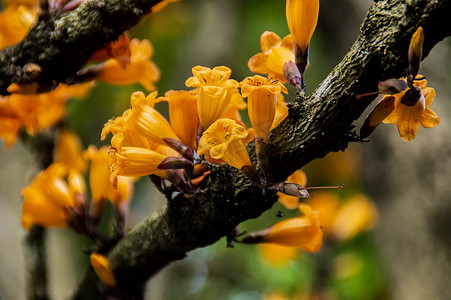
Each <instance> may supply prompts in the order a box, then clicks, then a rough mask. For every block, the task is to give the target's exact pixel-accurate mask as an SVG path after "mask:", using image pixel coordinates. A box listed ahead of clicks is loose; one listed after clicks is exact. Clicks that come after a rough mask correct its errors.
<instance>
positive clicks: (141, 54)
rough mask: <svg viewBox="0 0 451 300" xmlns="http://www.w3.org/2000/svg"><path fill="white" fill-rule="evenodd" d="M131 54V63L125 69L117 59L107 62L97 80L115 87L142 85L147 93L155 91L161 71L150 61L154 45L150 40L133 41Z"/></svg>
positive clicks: (131, 42)
mask: <svg viewBox="0 0 451 300" xmlns="http://www.w3.org/2000/svg"><path fill="white" fill-rule="evenodd" d="M130 53H131V55H130V63H129V64H126V65H125V67H124V66H123V64H122V63H121V62H120V61H118V60H117V59H109V60H107V61H106V62H105V64H104V66H103V68H102V70H101V71H100V73H99V74H98V75H97V76H96V79H98V80H102V81H105V82H108V83H110V84H115V85H129V84H134V83H140V84H141V85H142V86H143V87H144V88H145V89H146V90H147V91H152V90H154V89H155V85H154V82H155V81H157V80H158V79H159V78H160V70H158V68H157V66H156V65H155V63H153V62H152V61H151V60H150V58H151V57H152V55H153V48H152V44H150V42H149V41H148V40H142V41H139V40H138V39H133V40H131V41H130Z"/></svg>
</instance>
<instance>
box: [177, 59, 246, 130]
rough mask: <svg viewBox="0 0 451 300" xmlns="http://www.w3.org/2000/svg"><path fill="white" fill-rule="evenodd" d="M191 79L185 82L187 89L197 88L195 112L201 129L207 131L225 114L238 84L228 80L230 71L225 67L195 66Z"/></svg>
mask: <svg viewBox="0 0 451 300" xmlns="http://www.w3.org/2000/svg"><path fill="white" fill-rule="evenodd" d="M192 71H193V75H194V76H193V77H190V78H188V79H187V80H186V82H185V85H186V86H188V87H197V88H198V91H197V111H198V113H199V121H200V124H201V125H202V129H204V130H205V129H207V128H208V127H209V126H210V125H211V124H213V122H214V121H216V120H217V119H219V118H220V117H221V116H222V114H223V113H224V112H225V110H226V109H227V107H228V106H229V103H230V101H231V99H232V96H233V95H234V94H236V90H237V88H238V82H236V81H235V80H233V79H229V77H230V74H231V73H232V71H231V70H230V69H229V68H227V67H225V66H220V67H215V68H213V69H210V68H206V67H202V66H196V67H194V68H193V69H192Z"/></svg>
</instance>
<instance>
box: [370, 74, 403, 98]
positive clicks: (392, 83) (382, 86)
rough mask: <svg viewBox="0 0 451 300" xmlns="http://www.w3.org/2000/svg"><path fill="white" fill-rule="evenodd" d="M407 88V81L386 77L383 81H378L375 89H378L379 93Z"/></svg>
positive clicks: (400, 90) (397, 91) (388, 92)
mask: <svg viewBox="0 0 451 300" xmlns="http://www.w3.org/2000/svg"><path fill="white" fill-rule="evenodd" d="M406 88H407V82H405V81H404V80H400V79H395V78H391V79H387V80H385V81H379V83H378V84H377V89H378V90H379V93H381V94H389V95H393V94H397V93H401V92H402V91H404V90H405V89H406Z"/></svg>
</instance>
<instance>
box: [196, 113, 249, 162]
mask: <svg viewBox="0 0 451 300" xmlns="http://www.w3.org/2000/svg"><path fill="white" fill-rule="evenodd" d="M247 135H248V133H247V130H246V129H245V128H244V127H243V126H240V125H238V124H236V122H235V121H233V120H231V119H219V120H217V121H216V122H214V123H213V124H212V125H211V126H210V127H208V129H207V130H205V131H204V133H203V134H202V137H201V138H200V140H199V149H198V151H197V152H198V154H200V155H202V154H205V153H208V154H209V155H210V156H211V158H213V159H222V160H223V161H224V162H226V163H228V164H229V165H231V166H232V167H235V168H237V169H238V170H240V169H241V168H242V167H243V166H252V163H251V160H250V158H249V154H248V153H247V150H246V147H245V146H244V144H243V142H242V139H244V138H246V137H247Z"/></svg>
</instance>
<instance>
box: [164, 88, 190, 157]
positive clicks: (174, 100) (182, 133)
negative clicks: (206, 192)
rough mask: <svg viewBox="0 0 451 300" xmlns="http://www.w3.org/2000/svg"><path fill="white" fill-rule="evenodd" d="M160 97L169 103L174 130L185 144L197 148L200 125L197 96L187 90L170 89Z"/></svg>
mask: <svg viewBox="0 0 451 300" xmlns="http://www.w3.org/2000/svg"><path fill="white" fill-rule="evenodd" d="M158 99H162V100H164V101H167V102H168V103H169V120H170V122H171V127H172V129H174V132H175V133H176V134H177V136H179V137H180V139H181V140H182V142H183V143H184V144H185V145H187V146H188V147H190V148H192V149H195V148H196V135H197V128H198V126H199V117H198V116H197V96H196V95H195V94H194V93H192V92H187V91H168V92H166V93H165V97H164V98H158Z"/></svg>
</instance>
